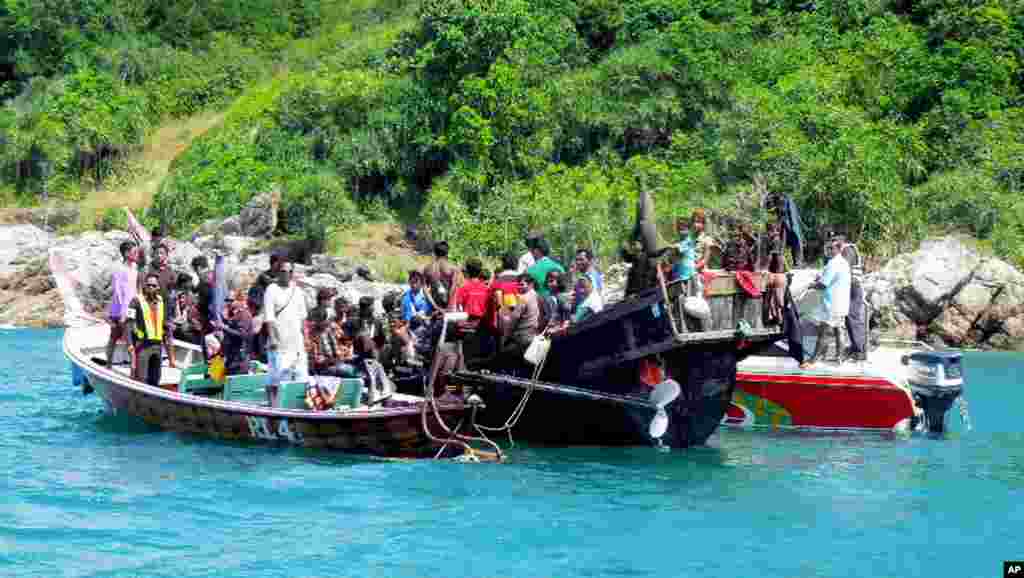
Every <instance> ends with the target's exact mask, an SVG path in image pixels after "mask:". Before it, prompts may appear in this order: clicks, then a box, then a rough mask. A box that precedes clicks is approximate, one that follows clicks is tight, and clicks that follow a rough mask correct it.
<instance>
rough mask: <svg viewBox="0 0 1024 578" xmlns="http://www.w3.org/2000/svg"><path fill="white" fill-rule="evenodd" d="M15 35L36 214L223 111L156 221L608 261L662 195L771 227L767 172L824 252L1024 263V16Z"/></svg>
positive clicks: (601, 11)
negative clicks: (187, 119) (533, 243)
mask: <svg viewBox="0 0 1024 578" xmlns="http://www.w3.org/2000/svg"><path fill="white" fill-rule="evenodd" d="M51 4H52V5H53V6H51ZM0 22H3V23H4V25H5V27H6V29H7V30H9V31H10V32H9V33H8V36H9V40H10V42H8V46H10V47H11V48H10V49H9V50H8V53H7V54H5V58H6V62H7V65H8V70H9V71H10V72H9V74H8V75H7V82H6V83H5V84H4V85H3V88H2V90H3V91H4V93H5V94H6V96H8V97H10V98H12V100H11V101H10V102H9V103H8V105H7V106H6V107H5V108H4V109H3V110H2V112H0V134H2V135H3V136H4V138H3V140H2V141H0V163H2V167H0V170H2V175H0V176H2V179H3V181H2V182H3V184H4V187H6V189H5V190H4V193H5V194H7V195H8V196H13V197H14V198H17V199H19V200H20V202H28V201H29V200H30V199H31V198H33V197H34V195H35V194H36V192H38V190H39V186H38V185H39V182H40V178H41V175H40V173H39V168H38V167H39V166H41V165H40V162H41V161H49V162H51V163H52V164H53V167H54V172H53V174H52V175H50V176H49V177H48V180H47V183H48V186H49V190H50V191H51V194H57V195H63V196H65V197H67V198H77V197H78V196H81V194H82V193H81V191H82V190H84V188H83V187H84V186H87V185H88V184H90V183H92V184H94V183H95V182H97V181H99V180H102V179H103V178H106V176H107V175H108V174H109V171H110V170H112V169H111V168H110V166H113V165H110V166H108V165H107V164H104V163H110V162H115V161H116V159H117V156H118V152H117V151H122V150H124V149H126V148H130V147H133V146H137V145H138V143H140V142H142V139H143V138H144V136H145V135H146V133H147V131H148V130H150V128H151V127H152V126H154V125H155V124H156V123H158V122H160V121H161V120H162V119H166V118H173V117H177V116H183V115H190V114H194V113H196V112H198V111H203V110H206V109H209V108H211V107H214V108H224V109H226V113H225V115H224V120H223V123H222V124H221V125H220V126H219V127H217V128H215V129H213V130H210V131H209V132H207V133H205V134H203V135H202V136H201V137H199V138H198V139H196V140H195V141H194V142H193V143H192V144H191V146H190V147H189V148H188V149H187V150H186V151H185V152H184V153H183V154H181V155H180V156H179V157H178V158H177V159H176V160H175V161H174V163H173V164H172V166H171V168H170V173H169V175H168V177H167V178H166V179H165V181H164V182H163V183H162V185H161V187H160V190H159V191H158V193H157V195H156V198H155V201H154V205H153V207H152V208H151V209H150V210H149V211H147V213H146V217H145V219H146V220H147V222H149V223H156V222H158V221H164V222H166V223H167V224H168V225H169V226H170V227H172V229H174V230H176V231H178V232H187V231H190V230H191V228H192V227H193V226H195V225H197V224H198V223H200V222H202V221H203V220H204V219H208V218H213V217H221V216H225V215H228V214H231V213H233V212H236V211H237V210H238V209H239V208H241V206H243V205H244V203H245V202H246V201H247V200H248V199H250V198H251V197H252V196H254V195H255V194H258V193H261V192H264V191H267V190H269V189H270V188H273V187H276V188H279V189H280V190H281V191H282V193H283V195H282V196H283V199H284V205H285V207H284V211H285V216H286V218H285V219H282V222H283V223H284V225H283V228H284V229H286V231H285V232H287V233H291V234H302V235H307V236H312V237H316V238H319V239H321V240H324V239H329V238H330V237H331V235H332V231H333V230H344V229H345V228H347V227H350V226H353V225H356V224H358V223H361V222H365V221H366V220H367V219H368V218H370V217H368V216H367V214H368V213H369V212H379V209H380V207H381V206H382V205H386V206H389V207H391V208H392V209H394V210H396V212H400V213H402V214H409V213H413V214H417V215H418V218H419V220H420V221H421V223H422V224H423V225H425V226H427V227H429V229H430V232H431V234H432V235H433V236H435V237H444V238H447V239H448V240H449V241H450V242H451V243H452V246H453V251H454V252H455V253H456V254H458V255H466V254H469V253H482V254H485V255H487V256H492V257H493V256H495V255H497V254H499V253H501V252H503V251H504V250H506V249H509V248H515V249H518V248H519V247H517V246H516V245H518V243H519V239H521V238H522V237H523V234H524V232H526V231H527V230H531V229H542V230H544V231H545V232H546V234H547V236H548V237H549V238H550V239H551V240H552V242H553V244H554V246H555V247H556V249H558V250H559V251H566V250H568V249H569V248H571V247H573V246H576V245H589V246H592V247H594V248H595V249H596V250H597V251H598V252H599V253H601V254H604V255H610V254H612V253H614V252H615V250H616V248H617V247H618V246H619V243H620V242H621V240H622V237H623V236H624V235H625V234H626V233H628V231H629V230H630V227H629V224H630V222H631V219H632V210H633V203H634V201H635V198H636V195H637V191H639V190H641V189H645V188H646V189H650V190H652V191H653V192H654V194H655V198H656V201H657V206H658V210H659V217H660V218H662V219H663V220H664V221H665V224H666V225H667V224H668V223H669V222H670V221H671V220H672V219H674V217H676V216H680V215H685V214H687V213H688V212H689V211H690V210H691V209H692V208H693V207H696V206H704V207H707V208H709V209H711V210H713V211H715V212H717V213H718V214H733V215H739V216H749V215H750V213H749V211H750V202H749V199H748V197H749V191H750V189H751V183H752V181H753V179H754V177H755V175H762V176H763V177H764V179H765V180H766V183H767V186H768V189H769V190H771V191H777V192H785V193H788V194H791V195H792V196H793V197H794V199H795V200H796V202H797V204H798V205H799V207H800V208H801V211H802V213H803V215H804V219H805V221H806V222H807V224H808V226H809V229H810V230H811V235H812V237H814V236H816V235H818V234H819V233H818V231H821V230H822V229H824V228H826V227H829V228H833V227H835V228H839V229H840V230H845V231H847V232H849V234H850V235H851V236H852V237H853V238H854V239H856V240H858V241H859V242H860V243H861V244H862V245H863V246H864V248H866V249H868V250H869V251H871V252H874V253H875V254H876V255H877V256H879V257H884V256H886V255H890V254H892V253H893V252H895V251H899V250H904V249H907V248H909V247H910V246H911V245H912V244H913V243H915V242H916V241H917V240H919V239H920V238H921V237H922V236H924V235H926V234H929V233H934V232H936V231H950V230H954V231H962V232H967V233H969V234H971V235H973V236H975V237H977V238H979V239H980V240H981V241H982V242H983V243H984V244H987V245H988V246H990V247H992V249H993V250H995V251H996V252H997V253H999V254H1000V255H1003V256H1007V257H1010V258H1012V259H1013V260H1015V261H1016V262H1017V263H1018V264H1021V265H1024V97H1022V93H1024V67H1022V65H1024V51H1022V50H1021V49H1020V46H1022V41H1024V4H1021V3H1020V2H1017V1H1015V0H969V1H963V0H956V1H954V0H920V1H918V2H905V1H903V0H822V1H820V2H814V1H809V2H798V1H796V0H744V1H740V0H714V1H712V0H638V1H636V2H631V3H619V2H614V1H612V0H535V1H531V2H527V1H526V0H502V1H497V0H421V1H420V2H412V3H403V2H401V1H400V0H361V1H357V2H350V3H345V4H344V5H341V4H340V3H337V4H336V3H333V2H328V1H327V0H320V1H316V0H247V1H243V2H230V3H229V2H226V1H211V2H207V3H205V4H202V3H201V4H195V3H182V2H180V1H179V0H165V1H164V2H162V3H155V2H149V1H143V2H141V3H129V2H125V1H123V0H118V1H114V2H112V3H108V4H103V3H93V2H84V1H82V0H78V1H76V2H66V3H59V2H55V1H51V0H47V1H45V2H41V3H40V2H36V3H28V2H8V3H6V5H5V8H0ZM83 183H85V185H83ZM666 229H667V227H666ZM666 232H667V230H666Z"/></svg>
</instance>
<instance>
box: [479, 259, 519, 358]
mask: <svg viewBox="0 0 1024 578" xmlns="http://www.w3.org/2000/svg"><path fill="white" fill-rule="evenodd" d="M516 266H517V261H516V256H515V255H514V254H512V253H505V254H504V255H502V257H501V269H502V270H501V272H500V273H498V274H497V275H495V277H494V281H492V282H491V284H490V286H489V288H488V292H487V315H486V319H487V327H488V328H489V329H490V331H491V335H493V336H494V337H495V338H498V337H500V335H501V334H500V332H499V331H498V312H499V311H500V310H501V308H502V307H504V306H509V307H511V306H514V305H515V304H516V298H517V296H518V295H519V273H516Z"/></svg>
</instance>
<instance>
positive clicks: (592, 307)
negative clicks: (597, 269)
mask: <svg viewBox="0 0 1024 578" xmlns="http://www.w3.org/2000/svg"><path fill="white" fill-rule="evenodd" d="M578 287H579V289H580V294H579V296H578V297H577V298H578V299H582V301H580V302H578V303H576V310H575V311H574V312H573V316H572V322H573V323H581V322H583V321H585V320H586V319H589V318H590V316H592V315H594V314H595V313H600V312H601V310H602V309H604V301H602V300H601V293H599V292H598V291H597V290H596V289H594V282H593V280H591V278H590V277H588V276H587V275H583V276H581V277H580V280H579V284H578Z"/></svg>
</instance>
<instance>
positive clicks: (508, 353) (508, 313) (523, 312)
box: [499, 273, 540, 370]
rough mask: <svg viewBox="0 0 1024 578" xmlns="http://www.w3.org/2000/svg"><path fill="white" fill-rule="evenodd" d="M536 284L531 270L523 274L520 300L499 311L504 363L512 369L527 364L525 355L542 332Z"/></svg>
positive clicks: (501, 349)
mask: <svg viewBox="0 0 1024 578" xmlns="http://www.w3.org/2000/svg"><path fill="white" fill-rule="evenodd" d="M535 284H536V281H535V280H534V278H533V277H532V276H531V275H530V274H529V273H524V274H523V275H521V276H520V277H519V299H518V303H517V304H516V305H515V306H513V307H504V308H502V310H501V312H500V313H499V318H500V321H499V323H500V327H501V330H502V341H501V348H500V357H501V361H502V363H501V365H502V366H504V367H505V368H506V369H509V370H516V369H521V368H522V367H523V366H524V363H525V362H524V361H523V354H524V353H525V352H526V348H527V347H529V346H530V343H531V342H532V341H533V338H534V337H536V336H537V334H538V333H539V332H540V327H539V325H540V306H539V304H538V301H537V291H536V290H535V289H534V285H535Z"/></svg>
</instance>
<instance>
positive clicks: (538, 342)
mask: <svg viewBox="0 0 1024 578" xmlns="http://www.w3.org/2000/svg"><path fill="white" fill-rule="evenodd" d="M549 349H551V340H550V339H548V338H547V337H544V336H543V335H538V336H536V337H534V338H533V340H532V341H530V345H529V347H527V348H526V352H525V353H523V359H525V360H526V361H528V362H530V363H531V364H533V365H540V363H541V362H542V361H544V358H545V357H547V356H548V350H549Z"/></svg>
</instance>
